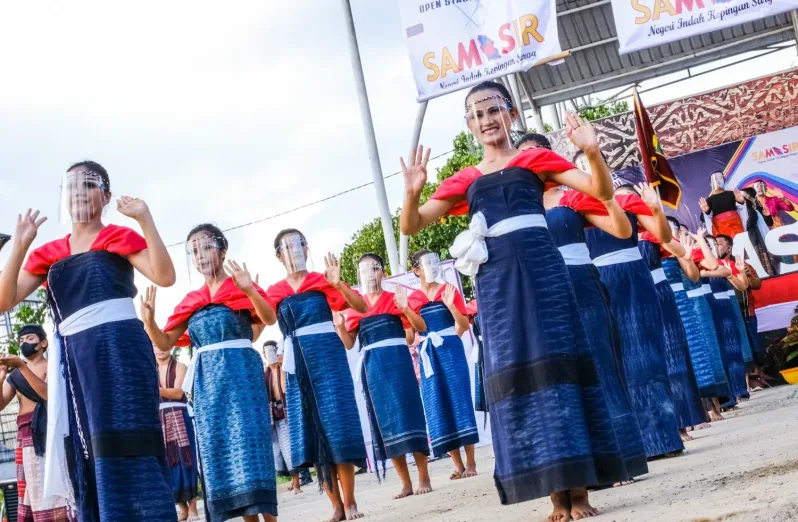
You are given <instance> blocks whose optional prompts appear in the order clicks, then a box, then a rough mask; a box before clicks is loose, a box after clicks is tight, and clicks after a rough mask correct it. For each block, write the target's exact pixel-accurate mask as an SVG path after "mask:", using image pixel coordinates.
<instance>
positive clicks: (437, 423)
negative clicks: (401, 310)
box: [408, 286, 479, 457]
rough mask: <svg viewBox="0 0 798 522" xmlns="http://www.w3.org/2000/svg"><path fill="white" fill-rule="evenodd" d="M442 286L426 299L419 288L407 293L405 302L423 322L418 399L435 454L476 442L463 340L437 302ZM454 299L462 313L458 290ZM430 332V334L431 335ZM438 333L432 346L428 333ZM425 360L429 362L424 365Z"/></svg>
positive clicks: (462, 308)
mask: <svg viewBox="0 0 798 522" xmlns="http://www.w3.org/2000/svg"><path fill="white" fill-rule="evenodd" d="M445 288H446V287H445V286H441V287H440V289H439V290H438V293H437V295H436V296H435V300H433V301H430V300H429V299H428V298H427V296H426V295H425V294H424V292H422V291H421V290H416V291H415V292H413V293H412V294H410V296H409V299H408V303H409V305H410V307H411V308H412V309H413V310H414V311H415V312H416V313H417V314H419V315H420V316H421V317H422V318H423V319H424V321H425V322H426V323H427V331H426V332H421V333H422V335H423V336H424V337H425V338H426V340H424V341H423V342H422V344H421V345H420V348H419V355H420V357H419V359H420V364H419V365H420V367H421V398H422V399H423V401H424V412H425V414H426V416H427V426H429V437H430V442H431V443H432V454H433V455H435V456H436V457H440V456H442V455H445V454H446V453H448V452H450V451H454V450H456V449H460V448H462V447H463V446H470V445H473V444H476V443H478V442H479V431H478V430H477V418H476V416H475V415H474V404H473V402H472V401H471V373H470V372H469V369H468V359H467V358H466V355H465V348H464V347H463V341H461V340H460V337H459V336H458V335H457V333H456V332H455V328H454V316H453V315H452V313H451V312H450V311H449V309H448V308H446V305H444V304H443V302H441V299H442V296H443V292H444V290H445ZM455 302H456V304H457V307H458V309H459V310H460V313H462V314H463V315H466V310H465V303H464V302H463V297H462V296H461V295H460V293H459V292H458V293H457V294H456V295H455ZM433 332H434V334H433ZM433 335H439V336H440V338H441V340H442V341H443V342H442V344H440V345H439V346H435V343H434V342H433V339H432V336H433ZM425 359H427V360H428V361H429V369H431V370H432V372H433V373H430V372H429V371H428V364H427V362H425Z"/></svg>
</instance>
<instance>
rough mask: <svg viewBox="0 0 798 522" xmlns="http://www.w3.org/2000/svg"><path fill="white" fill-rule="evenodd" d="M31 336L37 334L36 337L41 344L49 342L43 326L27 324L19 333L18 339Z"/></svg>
mask: <svg viewBox="0 0 798 522" xmlns="http://www.w3.org/2000/svg"><path fill="white" fill-rule="evenodd" d="M29 334H35V335H36V337H38V338H39V342H40V343H42V342H44V341H46V340H47V332H45V331H44V328H42V326H41V325H38V324H26V325H25V326H23V327H22V328H20V329H19V332H17V339H19V338H20V337H24V336H26V335H29Z"/></svg>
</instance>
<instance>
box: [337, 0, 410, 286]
mask: <svg viewBox="0 0 798 522" xmlns="http://www.w3.org/2000/svg"><path fill="white" fill-rule="evenodd" d="M341 7H342V8H343V10H344V21H345V22H346V36H347V41H348V42H349V59H350V60H351V61H352V75H353V76H354V78H355V88H356V89H357V100H358V102H359V104H360V117H361V119H362V120H363V130H364V131H365V133H366V146H367V147H368V154H369V162H370V163H371V176H372V178H374V190H375V191H376V192H377V204H378V205H379V207H380V218H381V219H382V233H383V236H385V248H386V250H387V251H388V260H389V261H390V263H391V273H393V274H399V273H401V272H399V266H400V265H399V255H398V252H397V251H396V236H395V235H394V230H393V220H392V218H391V210H390V208H389V207H388V195H387V194H386V193H385V180H384V179H383V177H382V166H381V165H380V153H379V151H378V150H377V137H376V136H375V134H374V122H373V121H372V120H371V107H370V106H369V97H368V91H367V90H366V78H365V76H364V75H363V64H362V63H361V61H360V49H359V48H358V45H357V33H356V32H355V21H354V19H353V18H352V7H351V6H350V5H349V0H341Z"/></svg>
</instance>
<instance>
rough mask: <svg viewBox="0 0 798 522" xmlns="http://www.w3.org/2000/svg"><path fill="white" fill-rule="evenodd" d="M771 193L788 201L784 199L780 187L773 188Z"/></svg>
mask: <svg viewBox="0 0 798 522" xmlns="http://www.w3.org/2000/svg"><path fill="white" fill-rule="evenodd" d="M770 193H771V194H773V196H774V197H777V198H779V199H787V198H785V197H784V192H783V191H782V190H781V189H780V188H779V187H771V188H770Z"/></svg>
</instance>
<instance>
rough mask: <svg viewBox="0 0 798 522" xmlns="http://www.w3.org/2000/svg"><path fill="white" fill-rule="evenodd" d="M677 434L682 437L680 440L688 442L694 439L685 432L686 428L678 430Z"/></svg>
mask: <svg viewBox="0 0 798 522" xmlns="http://www.w3.org/2000/svg"><path fill="white" fill-rule="evenodd" d="M679 436H680V437H681V438H682V442H690V441H691V440H695V439H693V437H691V436H690V434H689V433H687V430H679Z"/></svg>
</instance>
